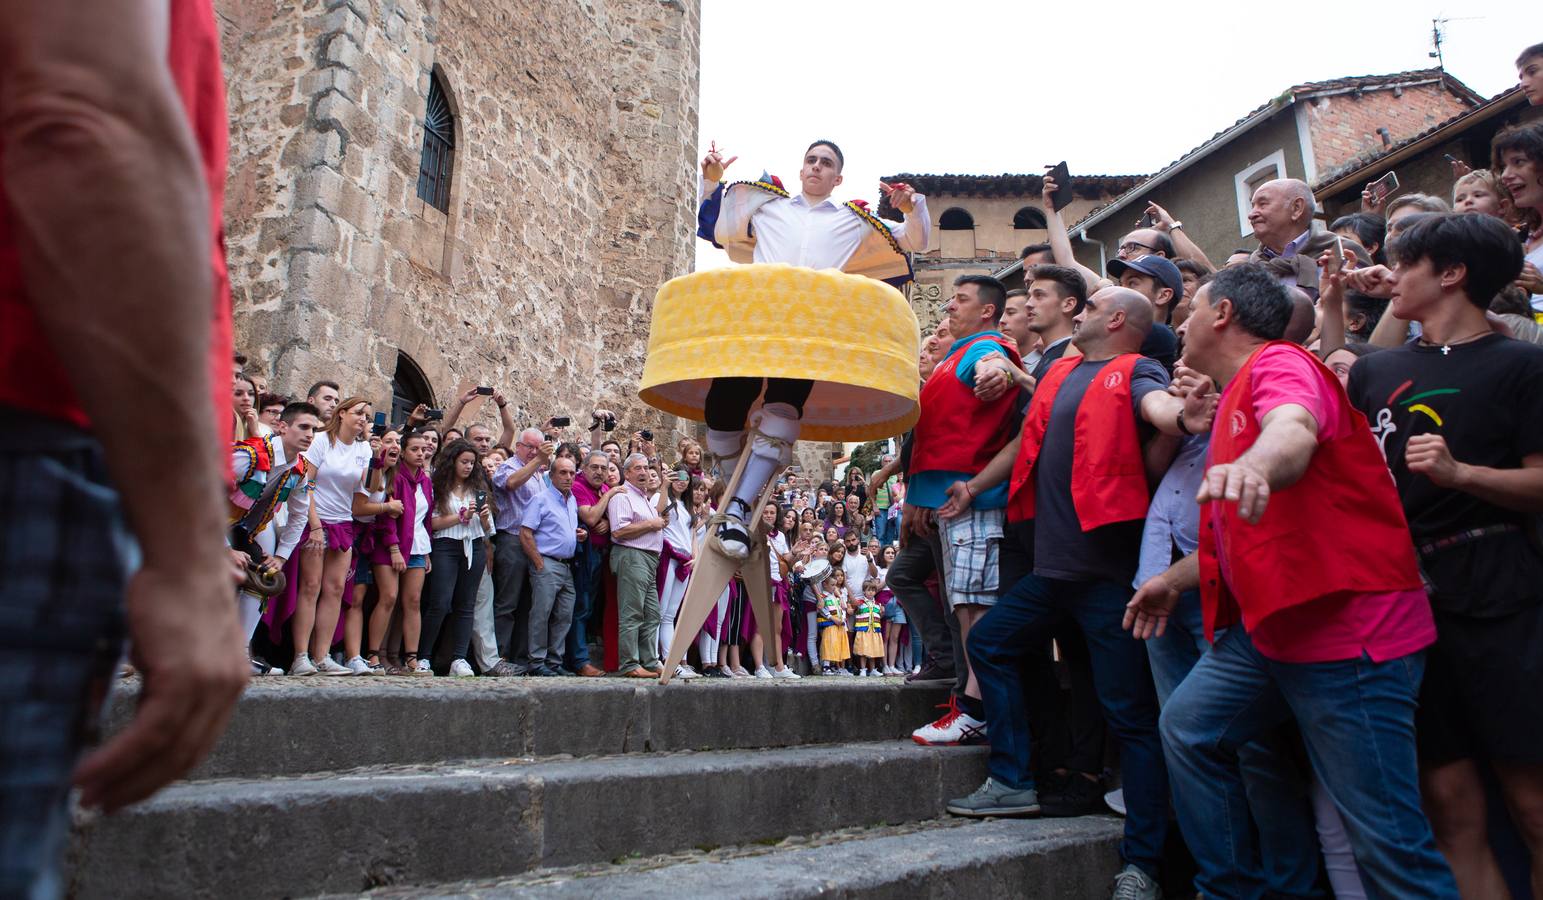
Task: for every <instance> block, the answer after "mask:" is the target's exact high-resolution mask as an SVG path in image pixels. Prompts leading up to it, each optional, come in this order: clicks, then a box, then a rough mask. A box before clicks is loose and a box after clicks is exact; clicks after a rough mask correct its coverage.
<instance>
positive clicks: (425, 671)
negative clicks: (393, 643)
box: [413, 659, 434, 675]
mask: <svg viewBox="0 0 1543 900" xmlns="http://www.w3.org/2000/svg"><path fill="white" fill-rule="evenodd" d="M413 674H414V675H433V674H434V667H433V666H432V665H430V664H429V661H428V660H426V659H420V660H418V665H417V667H416V668H414V669H413Z"/></svg>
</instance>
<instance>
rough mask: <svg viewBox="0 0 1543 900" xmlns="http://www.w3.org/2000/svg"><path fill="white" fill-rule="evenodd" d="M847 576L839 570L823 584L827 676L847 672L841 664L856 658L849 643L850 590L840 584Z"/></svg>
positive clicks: (823, 662)
mask: <svg viewBox="0 0 1543 900" xmlns="http://www.w3.org/2000/svg"><path fill="white" fill-rule="evenodd" d="M844 578H845V576H843V575H842V574H841V570H840V569H836V570H834V571H831V572H830V573H829V574H828V575H827V576H826V579H825V582H824V583H823V584H821V585H820V606H819V625H820V672H821V674H824V675H837V674H841V673H844V672H846V670H845V669H842V668H839V666H841V665H843V664H845V663H846V661H847V660H848V659H851V658H852V651H851V648H850V647H849V645H848V644H847V627H846V620H847V607H846V597H845V594H846V591H845V590H844V589H843V588H842V587H841V585H840V582H841V581H842V580H843V579H844Z"/></svg>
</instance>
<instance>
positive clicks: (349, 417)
mask: <svg viewBox="0 0 1543 900" xmlns="http://www.w3.org/2000/svg"><path fill="white" fill-rule="evenodd" d="M369 423H370V403H369V401H368V400H365V399H364V398H363V397H349V398H348V399H347V400H346V401H344V402H343V403H340V404H338V408H337V410H336V411H335V412H333V414H332V419H331V420H330V421H329V422H328V423H327V429H326V431H324V432H322V433H321V434H318V435H317V436H316V439H315V440H314V441H312V442H311V448H310V449H309V450H307V451H305V459H306V462H308V463H310V465H311V467H312V469H313V470H314V471H315V472H316V487H315V489H314V490H313V491H312V493H311V521H310V524H309V525H308V526H307V527H308V531H307V534H306V542H305V544H304V545H303V546H304V547H305V550H306V552H305V553H302V554H301V556H300V587H299V589H298V592H297V596H296V598H295V615H294V618H293V619H292V620H291V621H290V635H291V637H293V638H294V641H295V661H294V663H293V664H292V666H291V668H290V670H289V672H290V674H291V675H315V674H316V673H317V672H321V673H322V674H324V675H352V674H353V671H352V670H351V669H349V668H348V667H346V666H340V665H338V664H337V663H335V662H333V661H332V658H331V657H330V656H328V652H329V651H330V650H331V648H332V635H333V633H334V632H335V631H336V630H337V624H338V613H339V611H340V610H341V608H342V605H343V585H344V584H345V583H346V582H347V581H348V573H349V571H350V570H351V569H352V567H353V554H354V490H355V488H356V487H357V486H358V484H359V480H360V479H361V478H362V477H363V476H364V472H365V470H366V469H367V468H369V465H370V444H369V440H368V430H369Z"/></svg>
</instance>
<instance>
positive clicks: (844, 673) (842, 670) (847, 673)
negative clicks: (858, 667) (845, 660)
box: [836, 666, 857, 678]
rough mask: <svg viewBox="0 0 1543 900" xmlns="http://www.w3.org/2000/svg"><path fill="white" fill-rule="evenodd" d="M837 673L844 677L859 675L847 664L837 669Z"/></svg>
mask: <svg viewBox="0 0 1543 900" xmlns="http://www.w3.org/2000/svg"><path fill="white" fill-rule="evenodd" d="M836 674H837V675H840V676H841V677H842V678H856V677H857V676H855V675H853V674H852V670H851V669H848V668H846V667H845V666H843V667H841V668H839V669H837V670H836Z"/></svg>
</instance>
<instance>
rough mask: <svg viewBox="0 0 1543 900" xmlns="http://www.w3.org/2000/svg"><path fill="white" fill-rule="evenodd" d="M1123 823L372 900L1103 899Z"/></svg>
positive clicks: (570, 875)
mask: <svg viewBox="0 0 1543 900" xmlns="http://www.w3.org/2000/svg"><path fill="white" fill-rule="evenodd" d="M1122 831H1123V827H1122V823H1121V821H1120V820H1119V819H1117V818H1114V817H1112V816H1088V817H1085V818H1080V819H988V820H986V821H974V820H968V819H956V818H948V819H934V820H929V821H926V822H920V823H912V824H909V825H903V826H898V827H881V828H866V829H844V830H840V831H834V832H826V833H822V834H818V835H811V836H808V837H795V838H788V839H786V840H783V841H779V842H776V843H774V844H771V845H767V844H764V843H763V844H750V845H743V846H737V847H725V848H721V849H712V850H693V851H689V852H684V853H676V854H670V855H665V856H658V857H650V858H644V859H633V860H625V861H622V862H617V863H611V864H607V865H601V866H588V867H583V866H570V867H566V868H562V869H538V870H536V871H534V872H529V873H527V874H525V875H520V876H516V877H514V878H508V879H503V880H499V881H482V882H460V883H456V884H445V885H432V886H427V887H418V888H383V889H380V890H376V891H372V892H370V893H369V894H368V897H369V898H370V900H450V898H462V897H476V898H479V900H523V898H545V900H567V898H572V900H579V898H592V897H604V898H606V900H655V898H658V897H671V896H676V897H712V896H732V897H737V898H745V900H759V898H766V900H773V898H776V900H802V898H810V900H813V898H821V900H827V898H896V900H901V898H903V900H917V898H926V897H938V898H942V897H950V898H952V897H969V898H972V900H980V898H1003V900H1007V898H1013V900H1020V898H1025V897H1044V898H1054V900H1081V898H1088V900H1094V898H1097V900H1103V898H1105V897H1107V896H1108V895H1109V888H1110V884H1111V882H1112V880H1113V878H1114V875H1115V872H1116V871H1118V870H1119V867H1120V860H1119V843H1120V837H1121V834H1122Z"/></svg>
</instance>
